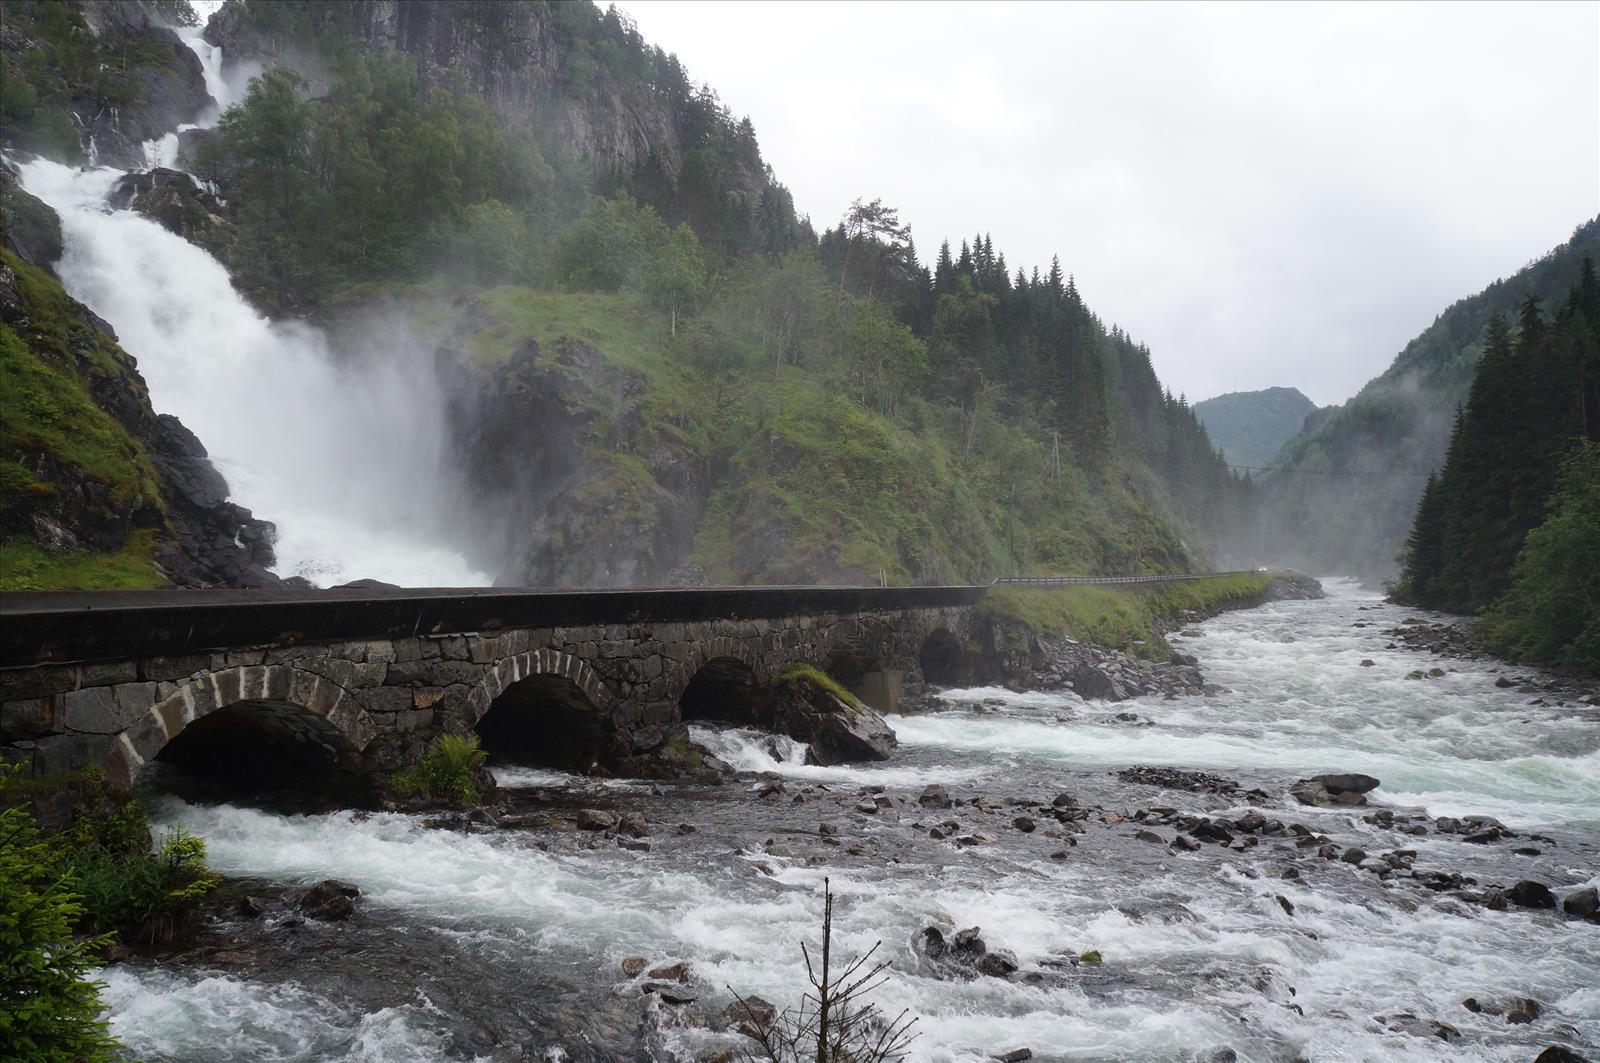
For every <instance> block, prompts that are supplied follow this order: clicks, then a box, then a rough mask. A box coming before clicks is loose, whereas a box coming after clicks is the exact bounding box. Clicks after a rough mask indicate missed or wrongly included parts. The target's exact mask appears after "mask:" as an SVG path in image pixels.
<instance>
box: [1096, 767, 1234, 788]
mask: <svg viewBox="0 0 1600 1063" xmlns="http://www.w3.org/2000/svg"><path fill="white" fill-rule="evenodd" d="M1117 778H1119V779H1121V780H1122V781H1123V782H1132V783H1143V784H1145V785H1147V786H1159V787H1162V788H1163V789H1167V790H1188V791H1190V792H1193V793H1212V794H1231V793H1234V792H1236V791H1237V790H1238V789H1239V784H1238V783H1237V782H1236V781H1234V780H1233V779H1229V778H1227V777H1225V776H1222V775H1213V774H1212V773H1210V772H1205V771H1185V770H1184V769H1182V768H1165V767H1147V766H1143V765H1140V766H1138V767H1133V768H1123V769H1122V770H1121V771H1119V772H1117Z"/></svg>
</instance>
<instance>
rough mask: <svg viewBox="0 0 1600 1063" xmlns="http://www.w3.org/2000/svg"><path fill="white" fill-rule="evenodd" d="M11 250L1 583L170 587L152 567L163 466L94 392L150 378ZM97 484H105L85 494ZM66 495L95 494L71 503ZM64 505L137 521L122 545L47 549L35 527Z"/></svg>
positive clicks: (3, 342) (4, 335)
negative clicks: (36, 517)
mask: <svg viewBox="0 0 1600 1063" xmlns="http://www.w3.org/2000/svg"><path fill="white" fill-rule="evenodd" d="M3 257H4V263H5V265H6V267H7V268H9V269H10V270H12V271H13V272H14V273H15V275H16V278H17V295H18V307H17V313H16V314H15V315H12V316H11V321H12V324H4V323H0V522H3V526H4V527H5V529H6V535H5V537H4V540H3V542H0V588H5V589H10V590H17V589H24V588H44V587H52V588H75V587H82V588H103V587H153V586H160V585H162V584H163V583H164V581H163V580H162V578H161V576H160V574H159V573H158V572H157V571H156V569H155V566H154V565H153V563H152V562H151V558H152V556H153V553H154V550H155V546H156V543H155V537H154V535H153V534H152V532H151V530H150V528H151V527H153V526H159V525H160V524H162V523H164V517H163V514H162V500H161V493H160V488H159V486H158V481H157V478H156V473H155V470H154V468H153V467H152V466H151V464H150V460H149V458H148V456H147V455H146V454H145V451H144V447H143V445H142V444H141V443H140V442H139V440H137V439H136V438H134V437H133V435H132V434H130V433H129V431H128V430H127V428H126V427H124V426H123V425H122V424H120V423H119V422H118V421H117V420H116V419H115V418H113V417H112V416H111V415H110V414H108V413H106V412H105V411H104V410H102V409H101V408H100V407H99V406H97V405H96V404H95V402H94V399H93V395H92V389H93V388H94V387H95V386H96V385H97V384H98V385H101V386H105V385H108V384H109V385H110V386H112V387H115V388H121V389H125V390H127V391H129V392H131V393H132V394H133V395H134V396H135V397H136V398H142V397H143V395H144V386H143V383H142V382H140V381H139V379H138V377H137V375H136V374H135V373H134V371H133V369H132V362H131V359H129V358H128V356H127V355H126V354H124V353H123V352H122V351H121V349H120V348H118V347H117V345H116V343H115V342H114V341H113V340H112V339H111V338H110V337H108V336H106V335H105V334H104V333H103V332H101V331H99V330H98V329H96V328H94V327H93V326H92V325H89V324H87V323H86V322H84V321H83V320H81V319H80V318H79V315H78V313H77V311H78V309H79V308H78V306H77V304H76V303H74V302H73V300H72V299H71V297H70V296H68V295H67V293H66V292H65V291H64V290H63V289H62V287H61V286H60V284H58V283H57V282H56V281H55V279H54V278H52V277H51V276H50V275H49V274H47V273H45V272H44V271H43V270H39V269H36V268H34V267H32V266H29V265H28V264H27V263H25V262H22V261H21V260H19V259H17V258H16V257H15V256H13V255H12V254H10V253H9V252H4V253H3ZM13 326H15V327H13ZM85 484H88V485H93V487H94V490H92V491H88V492H84V491H79V488H80V486H82V485H85ZM65 492H76V493H78V494H80V495H81V496H82V498H83V499H93V500H94V501H80V500H79V499H66V500H62V499H61V498H60V497H59V496H60V495H62V494H63V493H65ZM63 501H65V502H67V503H71V505H73V506H81V507H83V508H85V509H87V511H88V512H87V516H88V517H89V518H90V519H91V520H92V521H93V522H94V523H95V524H96V525H97V526H98V525H104V526H106V527H117V526H119V525H126V526H127V527H126V534H125V537H124V538H123V539H122V541H121V544H120V546H118V547H117V548H114V549H110V550H107V551H105V552H89V551H73V552H68V553H47V552H45V551H43V550H41V549H40V548H39V547H38V546H37V545H36V544H35V543H34V542H33V541H32V539H31V538H30V537H29V535H28V534H27V530H28V526H29V524H30V522H31V519H32V514H33V513H35V512H50V511H53V510H55V509H56V507H57V505H58V503H62V502H63ZM72 530H77V529H72Z"/></svg>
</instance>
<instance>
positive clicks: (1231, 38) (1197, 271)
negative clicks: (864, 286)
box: [618, 0, 1600, 404]
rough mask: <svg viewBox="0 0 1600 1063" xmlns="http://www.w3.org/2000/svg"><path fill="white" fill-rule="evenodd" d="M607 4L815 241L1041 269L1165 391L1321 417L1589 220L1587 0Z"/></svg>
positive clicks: (1592, 200)
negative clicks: (674, 72)
mask: <svg viewBox="0 0 1600 1063" xmlns="http://www.w3.org/2000/svg"><path fill="white" fill-rule="evenodd" d="M618 6H619V7H620V8H622V9H623V10H624V11H626V12H627V13H628V14H629V15H631V16H632V17H633V18H634V20H635V21H636V22H637V23H638V26H639V29H640V30H641V31H642V32H643V33H644V35H645V37H646V38H647V39H648V40H650V41H651V42H652V43H655V44H659V45H661V47H663V48H665V49H666V50H667V51H669V52H676V53H677V55H678V57H679V58H680V59H681V60H682V61H683V63H684V65H685V66H686V67H687V68H688V70H689V74H690V76H691V77H693V78H695V79H696V80H697V81H706V82H709V83H710V84H711V86H712V87H713V88H715V89H716V90H717V92H718V94H719V95H720V96H721V97H722V100H723V102H724V103H725V104H726V105H727V106H728V108H729V109H730V110H732V111H733V112H734V114H735V115H749V116H750V118H751V120H752V121H753V122H754V123H755V127H756V133H757V136H758V137H759V138H760V141H761V148H762V151H763V153H764V154H765V156H766V159H767V161H768V162H769V163H771V165H772V167H773V169H774V170H775V171H776V172H777V175H778V178H779V180H781V181H783V182H784V183H785V184H787V185H788V186H789V188H790V190H791V191H793V193H794V196H795V203H796V206H797V207H798V209H799V210H800V211H801V212H802V213H806V214H810V215H811V218H812V220H813V222H814V223H816V225H817V228H818V229H819V230H820V229H822V228H823V227H824V226H826V225H830V224H833V223H834V222H835V221H836V220H837V219H838V218H839V216H840V215H841V214H842V213H843V212H844V210H845V208H846V207H848V206H849V204H850V201H851V200H852V199H855V198H856V197H858V196H859V197H863V198H866V199H871V198H874V197H882V198H883V199H884V201H885V202H887V203H890V204H892V205H894V206H897V207H899V208H900V211H901V218H902V220H904V221H907V222H909V223H910V224H911V226H912V229H913V233H914V235H915V237H916V240H917V249H918V251H919V253H920V254H921V255H922V256H923V258H924V259H925V260H931V259H932V258H933V256H934V255H935V253H936V252H937V250H938V247H939V241H940V240H941V239H943V238H946V237H948V238H949V239H950V241H951V244H952V245H953V246H957V247H959V243H960V240H961V239H962V238H963V237H965V236H970V235H971V234H972V233H974V232H975V231H978V230H984V231H988V232H990V233H992V234H993V236H994V242H995V247H996V249H997V250H1004V252H1005V254H1006V261H1007V263H1008V264H1009V265H1010V266H1011V268H1012V271H1013V272H1015V269H1016V267H1017V266H1018V265H1025V266H1027V267H1029V268H1030V269H1031V267H1032V266H1033V265H1034V264H1036V263H1037V264H1040V265H1048V263H1049V260H1050V256H1051V255H1052V254H1055V253H1059V254H1060V255H1061V262H1062V266H1063V268H1065V269H1066V270H1067V271H1068V272H1071V273H1074V274H1076V276H1077V281H1078V287H1079V290H1080V291H1082V292H1083V294H1084V297H1085V299H1086V300H1087V301H1088V303H1089V306H1090V307H1091V308H1092V309H1094V310H1095V311H1096V312H1097V313H1098V314H1100V316H1101V317H1102V318H1103V319H1104V320H1105V321H1106V323H1107V324H1108V325H1109V324H1112V323H1116V324H1120V325H1122V326H1123V328H1125V329H1126V330H1128V331H1129V332H1130V333H1131V334H1132V335H1133V336H1134V337H1135V338H1137V339H1140V340H1143V341H1145V342H1146V343H1148V344H1149V346H1150V350H1151V353H1152V354H1153V356H1154V359H1155V363H1156V369H1157V371H1158V372H1159V373H1160V374H1161V378H1162V380H1163V381H1165V382H1166V383H1167V384H1168V385H1169V386H1170V387H1172V389H1173V390H1174V391H1183V392H1185V393H1187V394H1188V396H1189V397H1190V399H1192V400H1198V399H1201V398H1208V397H1210V396H1212V395H1216V394H1220V393H1222V392H1226V391H1233V390H1253V389H1256V388H1262V387H1270V386H1274V385H1290V386H1295V387H1298V388H1300V389H1301V390H1302V391H1304V392H1305V393H1306V394H1307V395H1309V396H1310V397H1311V398H1312V399H1313V400H1315V401H1316V402H1317V403H1319V404H1326V403H1332V402H1342V401H1344V400H1345V399H1346V398H1348V397H1349V396H1350V395H1351V394H1353V393H1354V392H1355V391H1356V390H1357V389H1358V388H1359V387H1360V386H1361V385H1362V384H1363V383H1364V382H1366V381H1367V380H1368V379H1369V378H1371V377H1372V376H1374V375H1376V374H1377V373H1379V372H1381V371H1382V370H1383V369H1384V367H1385V366H1387V365H1388V363H1389V361H1390V360H1391V359H1392V358H1393V357H1394V355H1395V354H1396V353H1398V352H1399V350H1400V348H1401V347H1402V346H1404V345H1405V343H1406V341H1407V340H1408V339H1410V338H1411V337H1412V336H1414V335H1416V334H1417V333H1418V332H1419V331H1421V330H1422V329H1423V328H1425V327H1426V326H1427V325H1428V324H1429V323H1430V322H1431V321H1432V320H1433V319H1434V317H1436V316H1437V315H1438V313H1439V312H1440V311H1442V310H1443V309H1444V308H1445V307H1446V306H1448V305H1449V304H1450V303H1452V302H1454V301H1455V300H1456V299H1459V298H1461V297H1463V296H1466V295H1470V294H1472V293H1474V292H1476V291H1478V290H1479V289H1481V288H1483V287H1484V286H1485V285H1486V284H1488V283H1489V282H1491V281H1493V280H1495V279H1496V278H1497V277H1501V276H1505V275H1508V274H1510V273H1514V272H1515V271H1516V270H1517V269H1518V268H1520V267H1521V266H1522V265H1524V264H1525V263H1526V262H1528V261H1529V260H1530V259H1533V258H1536V257H1538V256H1539V255H1541V254H1543V253H1544V252H1545V251H1548V250H1549V249H1550V248H1552V247H1554V246H1555V245H1556V244H1559V243H1561V242H1563V241H1564V240H1566V239H1567V237H1568V236H1570V235H1571V232H1572V229H1573V228H1574V227H1575V226H1576V225H1577V224H1579V223H1580V222H1582V221H1583V220H1584V219H1586V218H1589V217H1593V216H1594V215H1595V214H1596V213H1600V4H1594V3H1570V4H1551V5H1541V4H1531V3H1518V4H1510V5H1504V6H1500V5H1491V4H1426V5H1418V6H1400V5H1395V4H1381V5H1372V6H1361V5H1329V6H1312V5H1305V4H1297V5H1292V6H1281V7H1269V6H1266V5H1261V4H1247V5H1239V6H1231V5H1228V6H1199V5H1191V4H1159V5H1149V6H1140V5H1133V4H1121V3H1119V4H1114V5H1104V6H1099V5H1094V6H1091V5H1087V4H1073V5H1059V6H1057V5H1045V4H1040V3H1018V4H1003V3H982V4H978V3H960V4H956V3H918V4H911V3H891V4H881V5H879V4H866V3H849V4H846V3H819V2H815V0H808V2H805V3H776V2H763V3H740V4H738V5H732V4H727V3H692V2H685V0H629V2H626V3H621V4H619V5H618Z"/></svg>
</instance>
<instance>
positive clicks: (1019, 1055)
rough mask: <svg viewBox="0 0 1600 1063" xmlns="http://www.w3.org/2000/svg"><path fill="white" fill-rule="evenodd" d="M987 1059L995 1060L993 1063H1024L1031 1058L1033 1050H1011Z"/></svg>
mask: <svg viewBox="0 0 1600 1063" xmlns="http://www.w3.org/2000/svg"><path fill="white" fill-rule="evenodd" d="M989 1058H990V1059H992V1060H995V1063H1026V1061H1027V1060H1030V1059H1032V1058H1033V1050H1032V1049H1030V1048H1013V1049H1012V1050H1011V1051H1009V1052H997V1053H995V1054H994V1055H992V1056H990V1057H989Z"/></svg>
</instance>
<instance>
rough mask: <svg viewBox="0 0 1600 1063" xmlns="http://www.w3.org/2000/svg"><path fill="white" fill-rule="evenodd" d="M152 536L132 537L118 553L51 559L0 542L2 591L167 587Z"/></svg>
mask: <svg viewBox="0 0 1600 1063" xmlns="http://www.w3.org/2000/svg"><path fill="white" fill-rule="evenodd" d="M155 551H156V541H155V533H154V532H152V531H149V530H143V531H136V532H134V533H133V534H132V535H130V536H128V540H127V542H126V543H124V544H123V547H122V549H121V550H119V551H117V552H116V553H111V554H95V553H89V552H88V551H84V550H73V551H69V552H66V553H60V554H52V553H46V552H45V551H43V550H41V549H39V547H38V546H37V545H35V544H34V543H33V542H31V541H30V540H27V539H11V540H7V541H6V542H0V590H8V591H43V590H85V591H106V590H148V589H150V588H152V587H165V586H168V582H167V580H166V578H165V577H163V576H162V575H161V573H160V571H159V570H158V569H157V568H156V566H155V561H154V557H155Z"/></svg>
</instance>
